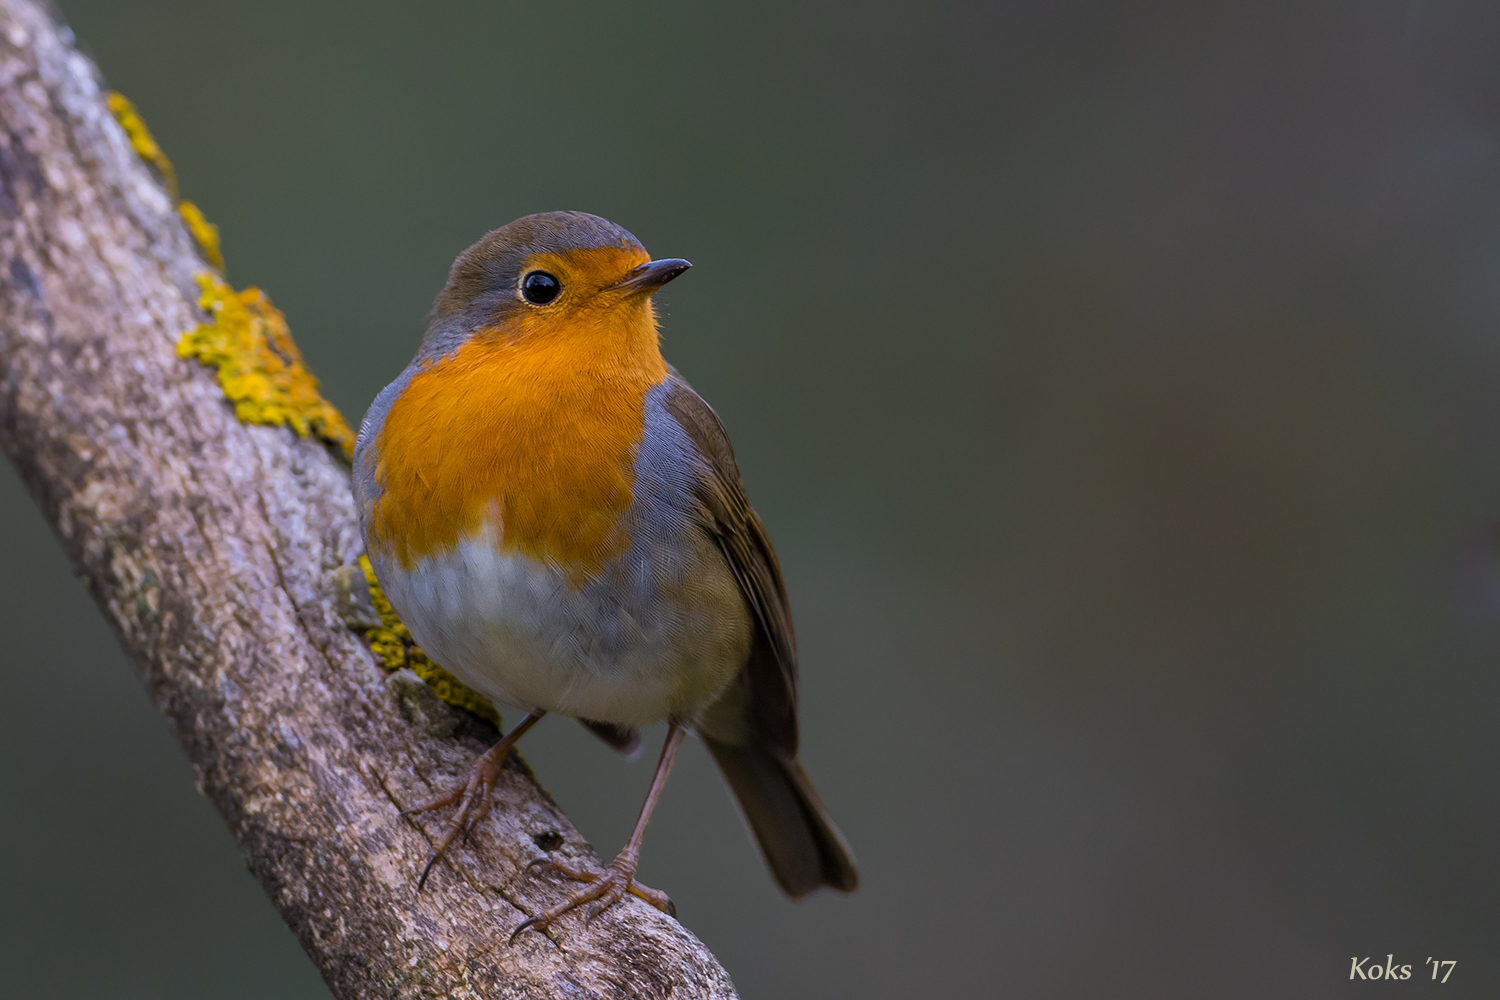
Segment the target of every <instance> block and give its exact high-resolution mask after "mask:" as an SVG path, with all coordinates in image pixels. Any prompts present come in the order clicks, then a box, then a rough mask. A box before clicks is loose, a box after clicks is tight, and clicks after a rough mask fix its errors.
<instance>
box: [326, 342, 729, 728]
mask: <svg viewBox="0 0 1500 1000" xmlns="http://www.w3.org/2000/svg"><path fill="white" fill-rule="evenodd" d="M524 346H527V345H486V344H483V343H480V342H470V343H469V344H466V345H465V346H464V347H461V348H459V350H458V351H456V352H455V353H454V354H452V355H450V356H449V357H448V358H446V359H443V360H440V361H438V362H436V363H433V364H429V365H416V366H414V367H413V368H412V369H409V370H408V373H407V374H406V375H404V376H403V378H402V379H400V380H398V381H397V383H395V384H393V386H392V387H391V390H388V394H389V395H388V396H387V399H388V400H389V402H388V406H386V409H385V412H384V416H383V419H382V417H381V414H380V413H379V412H376V411H378V409H379V408H380V407H381V406H382V405H383V404H382V402H381V401H377V404H376V407H375V408H372V415H371V419H370V420H367V423H366V426H365V427H364V428H363V429H362V432H361V438H362V441H361V445H362V447H361V449H360V453H359V454H358V455H357V456H356V468H357V472H356V494H357V496H358V500H359V504H360V508H361V514H362V516H363V518H364V521H365V534H366V541H367V545H368V548H369V554H370V557H371V559H372V560H373V561H374V563H375V566H376V570H377V573H378V574H379V576H380V579H381V583H382V586H383V587H384V588H385V590H386V593H387V595H388V596H389V597H390V598H391V601H392V603H393V604H394V605H395V607H396V609H397V611H398V612H400V614H401V616H402V618H403V620H405V622H406V624H407V626H408V627H409V628H410V629H411V631H412V633H413V635H414V636H415V637H416V638H417V640H418V641H419V642H420V643H421V644H422V646H423V647H424V648H425V649H427V651H428V652H429V653H431V654H432V655H433V656H434V657H435V658H436V659H437V660H438V662H440V663H442V664H443V665H444V666H445V667H447V668H448V669H449V670H451V671H453V672H454V673H455V674H457V675H458V676H459V677H460V678H461V679H462V680H463V681H464V682H465V683H467V684H469V685H470V686H472V687H475V688H477V689H478V690H481V691H484V692H485V693H487V694H489V695H490V696H492V697H494V698H496V699H497V700H500V701H503V702H506V703H509V704H513V705H521V706H524V707H528V708H544V709H547V710H549V711H560V712H563V713H565V714H569V715H577V716H582V717H586V718H593V719H599V720H602V721H611V722H620V723H626V724H631V725H644V724H649V723H651V722H655V721H657V720H659V719H661V718H665V717H667V716H669V715H677V716H681V715H684V714H691V713H692V712H694V711H696V710H697V709H699V708H701V707H702V706H703V705H705V704H707V703H708V702H709V701H711V700H712V699H713V698H714V697H715V696H717V694H718V693H719V692H720V691H722V690H723V688H724V687H725V686H726V685H727V684H728V683H729V682H730V681H731V680H732V679H733V677H734V676H735V674H736V673H737V672H738V670H739V668H740V667H741V666H742V665H743V664H744V662H745V660H746V657H747V656H748V652H749V646H750V639H751V633H752V630H753V625H752V620H751V617H750V612H749V609H748V607H747V605H746V603H745V599H744V597H743V595H742V593H741V591H740V589H739V585H738V583H737V581H736V578H735V576H734V573H733V571H732V570H731V569H730V567H729V566H728V564H727V563H726V562H725V560H724V558H723V556H722V554H721V553H720V551H719V550H718V548H717V546H716V545H715V543H714V541H713V539H712V538H711V537H710V536H709V534H708V533H707V532H706V531H704V530H703V528H702V526H701V507H700V504H699V501H698V499H697V496H696V492H695V485H694V484H695V481H696V477H699V476H703V475H706V474H708V470H707V468H706V466H705V464H704V462H703V460H702V458H701V456H699V455H698V453H697V452H696V449H695V448H694V445H693V444H692V442H691V441H690V440H689V438H688V436H687V435H686V434H685V433H684V431H683V429H682V427H681V426H680V425H679V424H678V423H677V422H676V420H675V419H674V418H673V417H672V415H671V414H670V413H669V412H668V408H667V406H666V403H665V400H666V397H667V396H668V394H669V393H670V392H672V391H676V389H677V383H676V380H675V379H671V378H669V377H668V375H669V369H668V368H667V367H666V364H665V362H662V361H661V360H660V355H659V354H658V355H656V363H655V364H654V365H653V364H650V363H641V364H633V365H615V366H611V367H607V368H604V369H602V370H601V369H600V368H599V367H598V366H591V363H590V360H589V359H587V358H577V357H571V358H570V357H568V356H566V355H567V353H568V352H565V351H563V350H540V351H538V352H537V355H536V356H531V357H527V358H526V359H525V363H524V364H520V365H506V364H496V359H495V358H494V357H487V356H486V354H487V352H489V351H494V350H513V349H517V348H520V347H524ZM549 346H551V345H542V347H543V348H546V347H549ZM500 360H504V361H510V360H513V359H512V358H502V359H500ZM648 361H649V359H648ZM521 372H524V373H525V374H524V377H522V375H521V374H520V373H521ZM682 388H684V389H685V387H682ZM687 391H691V390H687ZM392 397H393V398H392Z"/></svg>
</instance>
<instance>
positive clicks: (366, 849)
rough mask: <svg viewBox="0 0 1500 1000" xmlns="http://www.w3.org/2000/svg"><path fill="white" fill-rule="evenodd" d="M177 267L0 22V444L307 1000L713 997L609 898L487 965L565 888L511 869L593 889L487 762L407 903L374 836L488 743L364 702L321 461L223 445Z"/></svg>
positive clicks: (118, 158)
mask: <svg viewBox="0 0 1500 1000" xmlns="http://www.w3.org/2000/svg"><path fill="white" fill-rule="evenodd" d="M205 267H206V265H205V264H204V262H203V261H202V259H201V258H200V257H199V255H198V252H197V250H196V248H195V245H194V243H193V241H192V239H191V238H190V237H189V235H188V233H187V231H186V230H185V228H184V226H183V224H182V222H181V220H180V219H179V217H178V215H177V212H176V211H175V206H174V204H173V201H172V199H171V198H170V196H169V195H168V194H167V193H166V191H165V190H164V189H163V187H162V186H161V184H160V183H159V182H158V180H157V179H156V178H155V177H154V176H153V175H152V173H151V172H150V171H149V170H148V169H147V167H146V166H145V165H144V164H143V163H142V162H141V161H140V160H139V159H138V158H137V157H136V155H135V153H134V152H133V151H132V150H131V147H130V145H129V143H128V141H127V139H126V137H125V135H124V133H123V132H122V130H121V129H120V127H119V126H118V125H117V124H116V122H115V121H114V119H113V118H112V117H111V115H110V113H109V111H108V110H107V108H106V106H105V102H104V94H103V91H102V88H101V84H100V80H99V76H98V73H97V71H96V70H95V69H94V67H93V65H92V64H91V63H90V62H89V61H88V59H86V58H85V57H84V56H83V55H82V54H80V53H79V52H78V51H77V50H76V49H75V48H74V45H73V38H72V35H71V33H70V32H69V31H68V30H67V28H66V27H64V26H63V25H62V24H61V22H60V21H59V20H58V19H57V18H56V15H55V14H54V13H53V12H51V11H50V10H49V8H48V7H47V6H46V5H45V4H44V3H39V2H34V0H0V446H3V448H4V450H5V452H6V454H8V455H9V456H10V458H11V460H12V461H13V462H14V463H15V466H16V468H17V469H18V470H19V471H20V473H21V476H22V478H23V479H24V480H25V482H26V485H27V487H28V488H29V489H30V491H31V493H32V495H33V496H34V497H35V498H36V499H37V501H38V502H39V503H40V504H41V506H42V508H43V510H44V511H45V512H46V514H47V516H48V518H49V519H50V520H51V522H52V524H53V525H55V526H56V529H57V533H58V535H59V536H60V537H61V539H62V541H63V544H64V545H65V547H66V548H67V551H68V554H69V556H70V557H71V558H72V560H73V564H74V566H75V568H76V570H77V572H78V573H79V574H81V575H82V576H83V578H84V579H85V580H86V581H87V583H88V586H89V588H90V590H91V591H92V593H93V595H94V597H95V599H96V600H97V601H98V602H99V606H100V607H101V608H102V609H103V610H104V613H105V614H106V615H107V616H108V618H109V619H110V621H111V622H112V623H113V624H114V627H115V629H116V630H117V632H118V634H119V636H120V641H121V642H122V643H123V644H124V646H125V648H126V649H127V650H129V651H130V653H131V654H132V655H133V656H134V658H135V661H136V663H137V664H138V666H139V669H140V673H141V676H142V679H143V680H144V681H145V683H146V686H147V688H148V690H149V691H150V694H151V697H152V698H153V699H154V700H155V702H156V704H157V705H158V706H159V707H160V708H161V710H162V711H163V712H164V713H166V715H167V717H168V718H169V719H171V720H172V723H173V725H174V726H175V727H176V731H177V734H178V737H179V738H180V739H181V741H182V744H183V746H184V747H185V748H186V750H187V752H188V755H189V756H190V757H191V758H192V762H193V766H194V767H195V769H196V770H197V774H198V783H199V787H200V789H201V790H202V791H203V793H204V794H206V795H207V796H208V797H209V798H210V799H212V800H213V803H214V805H216V806H217V807H218V809H219V811H220V813H222V814H223V816H224V818H225V820H226V821H227V822H228V824H229V827H230V829H231V831H233V833H234V836H235V838H236V839H237V840H238V841H239V843H240V846H241V849H242V851H243V854H244V857H245V859H246V862H247V863H248V865H249V866H250V869H251V871H252V872H254V874H255V876H256V877H257V878H258V879H259V880H260V882H261V884H262V885H263V886H265V889H266V892H267V893H269V894H270V897H271V899H272V901H273V902H274V904H275V905H276V907H277V909H278V910H280V912H281V915H282V917H283V918H284V919H285V920H286V922H287V924H288V925H289V926H290V927H291V928H292V930H293V931H295V933H296V934H297V936H298V938H299V939H300V940H301V941H302V945H303V947H304V948H306V949H307V952H308V954H309V955H311V956H312V958H313V960H314V961H315V962H316V963H317V964H318V967H319V968H320V969H321V970H322V972H323V976H324V978H325V980H326V981H327V982H328V985H329V986H330V987H331V988H332V990H333V992H334V994H335V995H336V996H339V997H345V998H356V997H358V998H367V997H432V996H479V997H523V996H524V997H533V996H536V997H542V996H570V997H571V996H591V997H592V996H599V997H617V996H618V997H627V996H628V997H730V996H733V988H732V987H731V985H730V983H729V979H728V977H727V976H726V975H725V973H724V971H723V970H722V969H721V968H720V967H719V965H718V964H717V963H716V962H715V961H714V959H713V957H712V956H711V955H710V954H709V953H708V952H707V950H706V949H705V948H704V947H703V946H702V944H700V943H699V942H698V940H697V939H696V938H694V937H693V936H692V935H691V934H689V933H688V932H687V931H686V930H684V929H683V928H682V927H681V926H680V925H679V924H678V923H676V922H675V921H674V920H671V919H670V918H668V917H666V916H663V915H662V914H660V913H658V912H657V911H656V910H654V909H652V908H651V907H649V906H647V905H645V904H644V903H642V902H640V901H638V900H636V899H634V898H632V897H627V898H626V901H625V902H624V903H623V904H622V905H619V906H617V907H615V908H613V909H611V910H610V911H609V912H608V913H606V914H605V915H603V916H601V917H599V918H598V919H596V920H595V922H594V923H593V924H592V925H591V926H589V927H588V928H584V927H583V926H582V924H581V917H570V918H568V919H567V920H564V921H563V922H562V924H561V926H560V928H559V930H557V931H555V932H553V933H552V935H551V936H544V935H541V934H535V933H530V932H528V933H527V934H525V935H523V936H522V937H521V938H520V939H518V940H517V942H516V943H515V944H514V945H507V944H506V936H507V934H508V933H509V931H510V930H511V928H513V927H514V926H515V925H516V924H517V923H519V922H520V921H521V920H523V919H525V918H526V917H527V916H530V915H533V914H535V913H537V912H538V911H539V910H540V909H542V908H545V907H546V906H547V905H550V904H551V903H555V902H557V901H558V900H559V899H561V898H562V894H563V893H564V892H565V891H566V889H567V888H568V887H567V886H564V885H563V884H562V883H561V882H560V881H559V878H558V877H557V876H554V875H532V874H527V873H525V872H524V871H523V867H524V866H525V865H526V863H527V862H529V861H531V860H533V859H535V858H538V857H541V856H543V855H544V853H545V852H546V849H548V848H550V849H552V850H553V851H555V852H557V853H558V854H559V855H560V856H563V857H568V858H572V859H575V860H584V859H587V860H588V861H589V862H591V863H597V862H596V861H595V859H594V858H593V855H592V852H591V850H590V849H589V847H588V845H587V844H585V843H584V842H583V841H582V839H581V838H580V837H579V835H578V832H577V831H576V830H575V829H574V828H573V826H572V825H571V824H570V823H569V822H568V820H567V819H566V817H564V816H563V815H562V813H561V812H560V811H559V810H558V808H557V806H556V805H555V804H554V803H553V802H552V801H551V799H550V798H549V797H548V796H547V795H546V793H545V792H543V791H542V790H541V789H540V788H538V787H537V785H536V783H535V782H534V781H533V780H532V778H531V777H530V775H529V773H528V772H527V771H526V769H525V767H524V765H523V764H520V763H519V761H517V760H516V759H514V758H513V759H512V761H511V766H510V767H509V768H508V769H507V770H506V772H505V773H504V775H503V776H502V778H501V781H500V783H499V785H498V787H497V788H496V790H495V799H496V802H495V808H494V810H493V812H492V813H491V814H490V818H489V819H488V820H487V821H486V822H485V824H484V825H483V828H482V829H481V830H480V831H478V832H477V833H476V835H475V838H474V840H473V842H472V843H471V845H470V846H468V847H463V846H456V847H455V849H454V850H453V851H451V852H450V857H449V860H448V861H447V862H446V863H445V866H444V867H442V868H440V870H439V871H437V872H436V873H435V874H434V878H433V879H432V880H431V881H430V882H429V883H428V887H427V889H426V890H425V891H424V892H423V893H422V894H421V895H420V896H417V895H415V894H414V891H413V890H414V880H415V875H416V873H417V872H418V871H419V870H420V868H421V865H422V863H423V860H424V858H425V856H426V854H427V850H428V846H429V844H430V842H431V837H432V832H433V831H434V830H435V829H436V826H437V822H438V819H437V818H434V817H429V818H426V819H423V820H421V821H418V820H416V819H415V818H410V817H408V818H403V817H402V816H400V815H399V810H400V808H401V807H402V805H405V804H411V803H413V802H416V801H418V800H420V799H422V798H424V797H427V796H429V795H431V794H432V793H433V792H434V790H435V789H438V788H444V787H446V786H447V785H448V784H449V783H451V782H453V781H456V780H457V779H459V778H460V777H461V775H462V774H463V773H464V772H465V771H466V769H467V767H468V765H469V764H470V762H471V761H472V760H473V758H474V756H475V755H476V754H478V753H479V752H481V751H482V750H483V749H484V747H485V742H484V741H485V739H486V738H489V737H492V736H493V733H492V732H487V731H486V730H485V728H484V727H483V726H482V725H481V724H478V723H476V722H475V721H473V720H472V719H470V718H469V717H467V716H465V715H463V713H459V712H457V711H456V710H454V709H451V708H449V707H448V706H447V705H445V704H443V703H442V702H440V701H437V700H436V699H435V698H433V697H431V695H430V694H429V693H428V692H427V691H426V689H425V688H423V687H421V685H420V684H419V683H414V681H415V678H414V677H413V676H411V675H409V674H406V675H403V674H395V675H391V676H389V677H388V676H387V675H385V674H384V672H383V671H382V670H381V669H380V668H379V667H378V666H377V665H376V663H375V661H374V660H373V658H372V657H371V655H370V653H369V651H368V650H367V649H365V647H364V646H363V645H362V643H361V642H360V640H359V639H358V638H357V637H356V636H355V635H354V634H352V633H351V632H350V631H349V630H348V629H347V627H346V626H345V624H344V623H343V621H342V619H341V618H340V616H339V613H338V610H337V608H336V606H335V596H334V586H333V582H332V577H333V574H334V573H335V571H336V570H337V569H338V568H339V567H342V566H347V565H350V564H352V563H353V561H354V560H355V559H356V557H357V556H358V554H359V551H360V541H359V536H358V531H357V529H356V524H355V517H354V513H353V506H352V502H351V498H350V492H349V481H348V473H347V470H346V468H345V467H344V466H343V465H342V463H341V462H340V461H339V460H338V459H337V458H336V457H334V455H333V454H332V453H331V452H330V451H329V450H328V449H327V448H326V447H325V446H324V445H321V444H319V443H317V442H314V441H309V440H304V439H301V438H298V437H297V436H295V435H294V434H293V433H291V432H290V431H286V430H281V429H277V428H269V427H254V426H247V425H245V424H242V423H239V422H238V421H237V420H236V419H235V416H234V413H233V412H232V410H231V408H230V406H229V405H228V404H227V403H226V401H225V399H224V397H223V394H222V393H221V392H220V390H219V387H218V385H217V384H216V382H215V380H214V377H213V374H212V372H211V371H210V370H208V369H206V368H204V367H203V366H201V365H199V364H197V363H195V362H193V361H188V360H183V359H180V358H178V357H177V356H176V355H175V353H174V346H175V344H176V341H177V338H178V337H179V335H180V334H181V333H182V331H184V330H188V329H190V328H192V327H193V326H194V325H196V324H197V323H198V322H200V321H201V320H202V318H203V317H202V315H201V314H200V312H199V310H198V306H197V297H198V292H197V290H196V288H195V285H194V281H193V278H194V275H195V274H197V273H199V272H201V271H203V270H204V269H205Z"/></svg>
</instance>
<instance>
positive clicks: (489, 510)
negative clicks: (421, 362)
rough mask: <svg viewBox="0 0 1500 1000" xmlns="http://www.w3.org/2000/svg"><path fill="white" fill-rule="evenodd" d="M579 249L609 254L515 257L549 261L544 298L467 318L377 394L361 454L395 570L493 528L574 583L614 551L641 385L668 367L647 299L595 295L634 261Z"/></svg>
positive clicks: (625, 507)
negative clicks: (499, 321) (475, 326)
mask: <svg viewBox="0 0 1500 1000" xmlns="http://www.w3.org/2000/svg"><path fill="white" fill-rule="evenodd" d="M589 253H590V254H591V255H596V254H597V255H602V254H608V255H610V256H611V258H612V259H610V260H607V261H606V260H604V259H602V257H601V259H599V260H598V261H595V260H593V259H592V256H591V257H590V258H589V259H587V260H578V259H577V258H578V256H579V255H578V254H569V255H567V257H566V258H562V259H557V260H547V261H543V260H541V259H540V257H541V256H542V255H539V257H538V259H537V260H535V261H534V262H528V263H531V264H533V266H535V267H541V268H543V269H545V270H549V271H553V272H561V273H558V277H559V278H560V279H561V280H562V282H563V286H564V295H563V296H560V297H559V300H558V302H557V303H556V304H554V305H550V306H547V307H544V308H538V309H524V310H522V311H521V313H520V314H518V315H516V316H514V317H512V318H511V319H510V321H509V322H507V323H506V326H505V327H504V328H491V329H485V330H480V331H476V333H475V334H474V335H473V336H472V337H471V338H470V339H469V340H468V341H466V342H465V343H464V344H463V346H461V347H460V348H458V350H456V351H454V352H453V353H452V354H450V355H448V356H446V357H444V358H441V359H439V360H437V361H435V362H432V363H429V364H428V365H427V366H426V367H425V368H423V369H422V370H420V371H418V372H417V373H416V374H415V375H414V376H413V377H412V379H411V381H410V382H409V383H408V384H407V386H406V388H405V390H404V391H402V393H401V395H400V396H399V397H398V398H397V399H396V400H395V402H394V403H392V405H391V408H390V410H389V412H388V413H387V415H386V418H385V422H384V424H383V426H382V427H381V429H380V432H379V434H378V436H377V437H376V440H375V448H374V449H373V454H372V456H371V460H372V461H374V462H375V463H376V469H375V477H376V483H377V485H378V486H379V488H380V489H381V491H382V492H381V493H380V496H379V499H378V500H377V502H376V504H375V509H374V511H373V512H372V513H373V516H372V519H371V523H370V542H371V544H372V546H376V547H379V548H381V549H382V550H384V552H385V553H388V554H389V555H392V556H394V557H395V558H396V559H397V560H398V561H399V562H400V563H401V564H402V565H403V566H405V567H406V568H408V569H410V568H412V567H413V566H415V564H416V562H417V561H418V560H420V559H421V558H423V557H425V556H428V555H432V554H436V553H439V552H442V551H445V550H451V549H452V548H453V547H454V546H456V545H457V544H458V543H459V542H460V541H461V540H463V539H466V538H470V537H473V536H474V535H476V534H478V533H479V532H481V531H482V530H483V529H485V528H486V527H493V528H495V529H496V536H497V537H498V538H499V539H500V546H501V549H502V551H504V552H507V553H517V554H524V555H527V556H529V557H531V558H533V559H537V560H539V561H544V562H549V563H552V564H554V565H557V566H560V567H562V568H563V569H565V570H566V571H567V573H568V578H569V580H570V582H572V583H573V584H574V585H581V584H582V583H583V582H584V581H586V580H587V579H589V578H590V577H592V576H593V575H595V574H596V573H597V572H598V571H599V569H600V567H602V566H603V564H604V563H605V562H607V561H608V560H610V559H612V558H614V557H616V556H619V555H621V554H622V553H624V552H625V551H626V550H628V549H629V547H630V536H629V524H628V521H627V519H626V517H625V516H624V515H626V514H627V513H628V511H629V510H630V507H631V501H632V495H631V491H632V489H633V487H634V485H635V473H634V462H635V456H636V453H637V450H638V448H639V446H640V442H641V437H642V434H643V432H644V421H645V412H644V410H645V396H646V392H647V391H648V390H649V389H650V388H651V387H652V386H653V385H655V384H656V383H658V382H660V381H661V380H662V379H663V378H665V377H666V375H667V366H666V362H665V361H663V360H662V356H661V351H660V349H659V347H658V345H657V328H656V318H655V314H654V311H653V310H652V307H651V302H650V299H649V298H648V297H646V296H630V297H617V296H614V295H613V293H609V292H603V293H599V292H598V289H600V288H602V287H605V286H606V285H607V284H611V283H613V282H614V281H616V280H618V279H619V278H620V277H622V276H623V274H624V272H625V271H627V270H629V268H630V267H632V266H634V265H635V263H639V262H640V261H635V260H626V259H623V258H624V257H625V256H626V255H624V254H621V253H620V252H619V251H614V250H608V251H590V252H589ZM549 256H550V255H549ZM642 256H643V255H642ZM616 258H619V259H616ZM585 265H587V268H585ZM588 271H597V272H599V275H600V276H599V277H597V278H596V277H595V275H593V274H589V273H587V272H588ZM523 273H524V272H523ZM605 278H608V280H607V281H606V280H604V279H605ZM570 293H571V294H570Z"/></svg>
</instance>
